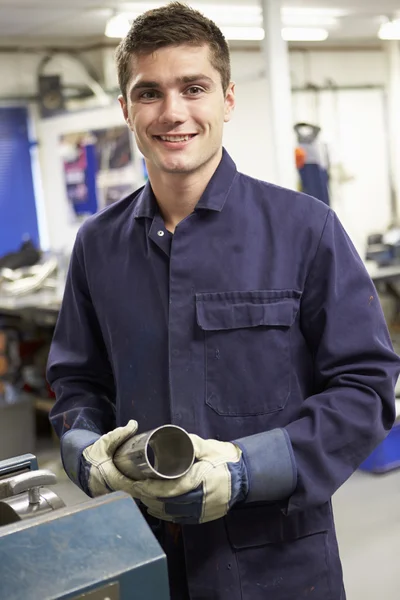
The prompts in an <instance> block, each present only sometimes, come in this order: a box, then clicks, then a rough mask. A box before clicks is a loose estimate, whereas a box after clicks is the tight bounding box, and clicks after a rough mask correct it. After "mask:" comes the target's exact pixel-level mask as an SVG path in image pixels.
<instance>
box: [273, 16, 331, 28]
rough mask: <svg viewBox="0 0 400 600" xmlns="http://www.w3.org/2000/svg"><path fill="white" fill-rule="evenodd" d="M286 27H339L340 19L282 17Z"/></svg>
mask: <svg viewBox="0 0 400 600" xmlns="http://www.w3.org/2000/svg"><path fill="white" fill-rule="evenodd" d="M282 24H283V26H284V27H337V26H338V25H339V21H338V19H336V18H335V17H324V16H322V15H282Z"/></svg>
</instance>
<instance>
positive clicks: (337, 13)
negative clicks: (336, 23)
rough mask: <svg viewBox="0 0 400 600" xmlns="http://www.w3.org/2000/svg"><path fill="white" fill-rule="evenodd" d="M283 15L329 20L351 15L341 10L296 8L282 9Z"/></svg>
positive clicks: (287, 7)
mask: <svg viewBox="0 0 400 600" xmlns="http://www.w3.org/2000/svg"><path fill="white" fill-rule="evenodd" d="M281 13H282V15H283V16H285V17H286V16H287V17H295V16H296V17H302V18H305V17H320V18H324V17H325V18H327V19H329V18H331V19H340V18H341V17H346V16H347V15H348V14H350V13H349V11H348V10H343V9H341V8H296V7H295V6H286V7H282V10H281Z"/></svg>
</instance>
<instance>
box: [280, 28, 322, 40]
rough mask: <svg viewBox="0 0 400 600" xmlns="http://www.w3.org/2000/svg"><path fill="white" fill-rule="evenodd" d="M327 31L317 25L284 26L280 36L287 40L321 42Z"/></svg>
mask: <svg viewBox="0 0 400 600" xmlns="http://www.w3.org/2000/svg"><path fill="white" fill-rule="evenodd" d="M328 35H329V33H328V31H327V30H326V29H322V28H319V27H284V28H283V29H282V37H283V39H284V40H285V41H287V42H323V41H325V40H326V39H327V38H328Z"/></svg>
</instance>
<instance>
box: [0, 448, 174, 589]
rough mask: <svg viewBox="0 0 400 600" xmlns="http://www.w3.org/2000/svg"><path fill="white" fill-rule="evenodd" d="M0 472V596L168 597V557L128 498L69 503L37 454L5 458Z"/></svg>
mask: <svg viewBox="0 0 400 600" xmlns="http://www.w3.org/2000/svg"><path fill="white" fill-rule="evenodd" d="M0 477H1V478H0V597H1V598H7V600H62V599H64V600H67V599H68V600H133V599H135V600H155V599H157V600H169V598H170V596H169V587H168V572H167V561H166V556H165V554H164V553H163V551H162V549H161V547H160V546H159V544H158V542H157V540H156V539H155V537H154V535H153V533H152V532H151V530H150V528H149V527H148V525H147V523H146V521H145V519H144V518H143V516H142V514H141V512H140V510H139V508H138V507H137V505H136V503H135V501H134V500H133V499H132V498H131V497H130V496H128V495H127V494H124V493H122V492H115V493H112V494H108V495H107V496H102V497H101V498H96V499H95V500H89V501H88V502H84V503H82V504H79V505H77V506H72V507H66V506H64V503H63V501H62V500H61V499H60V498H58V497H57V495H56V494H55V493H54V492H53V491H52V490H48V489H47V488H44V487H43V486H47V485H52V484H53V483H55V479H56V478H55V475H54V474H53V473H51V472H50V471H40V470H38V469H37V461H36V458H35V457H34V456H33V455H25V456H21V457H17V458H14V459H10V460H7V461H1V462H0ZM7 494H8V496H7Z"/></svg>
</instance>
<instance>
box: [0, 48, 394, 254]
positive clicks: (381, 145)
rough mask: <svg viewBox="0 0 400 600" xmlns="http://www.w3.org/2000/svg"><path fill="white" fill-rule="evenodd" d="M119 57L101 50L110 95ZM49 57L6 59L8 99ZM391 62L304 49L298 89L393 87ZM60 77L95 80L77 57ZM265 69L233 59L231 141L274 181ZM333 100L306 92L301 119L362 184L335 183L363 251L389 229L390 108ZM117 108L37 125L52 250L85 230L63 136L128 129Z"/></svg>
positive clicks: (377, 95) (296, 99)
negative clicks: (70, 192) (75, 207)
mask: <svg viewBox="0 0 400 600" xmlns="http://www.w3.org/2000/svg"><path fill="white" fill-rule="evenodd" d="M113 55H114V51H113V50H111V49H107V50H103V51H99V56H100V57H101V60H102V61H103V72H104V87H106V88H107V89H112V88H116V74H115V68H114V59H113ZM99 56H97V60H93V57H91V58H92V62H94V63H97V64H99V62H100V59H99ZM40 58H41V56H40V55H39V56H38V55H31V56H30V55H26V54H21V55H11V56H10V55H2V54H0V71H1V73H2V78H1V82H0V101H1V97H2V96H4V95H7V94H10V93H13V94H16V93H20V94H24V95H29V94H32V93H34V91H35V89H36V69H37V64H38V62H39V60H40ZM385 61H386V58H385V54H384V52H383V51H380V50H369V51H346V52H345V51H343V52H341V51H329V52H327V51H304V52H303V51H294V52H291V54H290V65H291V75H292V82H293V85H294V86H295V87H303V86H305V85H307V84H309V83H312V84H314V85H320V86H322V85H326V84H327V83H328V82H331V83H333V84H335V85H337V86H363V85H364V86H367V85H370V86H371V85H372V86H383V85H385V84H386V82H387V69H386V62H385ZM57 70H59V71H60V72H62V74H63V78H64V81H66V82H67V83H74V82H75V83H79V84H83V83H85V75H84V73H83V71H82V69H80V68H79V65H77V64H76V63H75V62H74V61H72V60H71V59H70V58H68V57H65V56H59V57H56V58H55V59H54V60H53V61H52V63H50V65H48V66H47V67H46V71H45V72H46V73H50V72H56V71H57ZM263 71H264V63H263V56H262V53H261V52H257V51H248V52H246V51H233V52H232V76H233V79H234V81H236V98H237V104H236V109H235V114H234V116H233V119H232V121H231V122H230V123H228V124H227V125H226V127H225V135H224V144H225V146H226V148H227V149H228V151H229V152H230V154H231V155H232V157H233V159H234V160H235V162H236V164H237V166H238V168H239V170H241V171H243V172H245V173H248V174H250V175H252V176H254V177H257V178H260V179H266V180H268V179H269V178H270V177H271V172H272V169H271V162H272V160H271V159H272V152H273V148H274V146H273V140H272V139H271V135H270V131H269V126H268V119H267V114H268V111H269V107H268V95H267V82H266V80H265V77H264V74H263ZM333 94H334V92H322V93H318V94H317V93H310V92H304V93H300V92H296V93H295V94H294V95H293V112H294V120H295V121H300V120H312V121H313V122H316V123H317V124H320V125H321V126H322V127H323V130H324V135H325V136H326V138H327V139H328V141H329V143H330V145H331V148H332V149H333V159H334V162H335V164H336V165H338V166H339V168H340V169H342V171H343V172H345V173H346V174H348V175H350V176H351V177H352V181H351V182H339V181H335V182H334V186H333V189H334V194H333V195H334V197H333V207H334V208H335V210H336V211H337V212H338V214H339V217H340V218H341V219H342V221H343V223H344V225H345V227H346V229H347V230H348V231H349V233H350V235H351V237H352V238H353V241H354V242H355V244H356V246H357V248H358V249H359V251H360V253H363V251H364V242H365V239H366V236H367V235H368V233H371V232H372V231H374V230H376V229H377V230H380V229H384V228H385V227H386V226H387V225H388V224H389V220H390V193H389V186H388V167H387V164H388V161H387V148H386V140H385V106H384V104H383V101H382V95H381V92H380V91H368V90H364V91H358V92H357V91H353V92H341V91H340V92H335V95H336V98H335V100H333ZM346 94H347V95H346ZM115 97H116V94H115ZM111 101H112V105H111V106H109V107H105V108H102V109H96V110H95V109H91V110H87V111H85V112H81V113H73V114H70V115H68V116H66V117H59V118H55V119H49V120H46V121H40V122H39V123H38V124H37V132H38V136H39V142H40V146H39V147H40V161H41V165H42V178H43V188H44V199H45V206H46V215H47V222H48V228H49V238H50V244H51V245H53V246H55V247H57V248H60V247H64V246H70V245H71V243H72V240H73V239H74V237H75V232H76V229H77V224H76V222H74V219H73V218H71V215H70V214H69V207H68V203H67V201H66V194H65V186H64V180H63V173H62V161H61V160H60V157H59V154H58V139H59V136H60V135H61V134H63V133H67V132H73V131H80V130H82V129H85V128H88V127H107V126H113V125H116V124H121V123H123V121H122V117H121V115H120V112H119V107H118V105H117V102H116V99H115V100H113V99H111ZM360 108H363V109H364V113H361V112H360V110H359V109H360ZM363 119H364V121H365V127H363ZM368 122H369V123H370V126H369V131H368V133H367V130H366V127H367V123H368ZM343 172H342V174H343Z"/></svg>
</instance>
